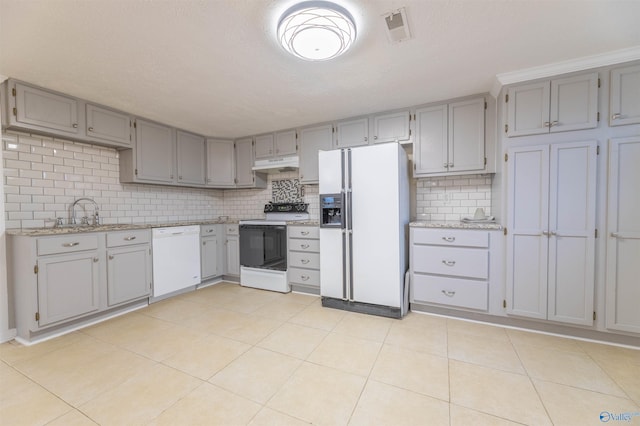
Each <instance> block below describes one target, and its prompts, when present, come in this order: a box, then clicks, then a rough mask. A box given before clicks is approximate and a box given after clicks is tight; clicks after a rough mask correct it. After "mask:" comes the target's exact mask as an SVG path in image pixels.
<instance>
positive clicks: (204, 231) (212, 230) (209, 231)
mask: <svg viewBox="0 0 640 426" xmlns="http://www.w3.org/2000/svg"><path fill="white" fill-rule="evenodd" d="M217 233H218V225H200V236H201V237H207V236H209V235H216V234H217Z"/></svg>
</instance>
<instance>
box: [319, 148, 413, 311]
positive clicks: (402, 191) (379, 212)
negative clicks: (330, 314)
mask: <svg viewBox="0 0 640 426" xmlns="http://www.w3.org/2000/svg"><path fill="white" fill-rule="evenodd" d="M319 173H320V187H319V191H320V294H321V296H322V305H323V306H327V307H332V308H338V309H345V310H350V311H356V312H362V313H369V314H374V315H381V316H387V317H393V318H401V317H402V316H403V315H404V314H405V313H406V311H407V308H408V306H407V303H406V302H405V284H404V283H405V281H404V279H405V272H406V270H407V267H408V256H407V253H408V239H407V237H408V226H409V173H408V167H407V155H406V153H405V151H404V149H403V148H402V146H400V145H399V144H398V143H388V144H380V145H372V146H363V147H357V148H348V149H341V150H333V151H320V153H319Z"/></svg>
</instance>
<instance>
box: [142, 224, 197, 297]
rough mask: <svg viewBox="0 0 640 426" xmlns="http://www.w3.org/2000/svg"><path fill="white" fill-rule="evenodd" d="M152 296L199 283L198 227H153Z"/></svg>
mask: <svg viewBox="0 0 640 426" xmlns="http://www.w3.org/2000/svg"><path fill="white" fill-rule="evenodd" d="M151 241H152V246H153V297H154V298H157V297H158V296H162V295H165V294H169V293H173V292H175V291H178V290H182V289H185V288H189V287H192V286H196V285H197V284H200V226H198V225H194V226H173V227H169V228H154V229H153V232H152V240H151Z"/></svg>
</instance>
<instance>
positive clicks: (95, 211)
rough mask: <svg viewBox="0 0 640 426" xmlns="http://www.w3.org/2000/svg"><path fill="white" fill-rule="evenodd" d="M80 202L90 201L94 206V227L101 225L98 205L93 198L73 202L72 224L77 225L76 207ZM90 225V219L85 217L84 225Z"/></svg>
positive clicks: (83, 219)
mask: <svg viewBox="0 0 640 426" xmlns="http://www.w3.org/2000/svg"><path fill="white" fill-rule="evenodd" d="M80 201H88V202H90V203H92V204H93V225H94V226H95V225H100V216H99V214H98V210H99V209H98V203H96V202H95V201H94V200H93V199H91V198H86V197H83V198H78V199H77V200H75V201H74V202H73V204H72V205H71V223H72V224H73V225H76V224H77V220H76V205H77V204H78V203H79V202H80ZM88 224H89V218H88V217H87V216H86V213H85V216H84V217H83V218H82V225H88Z"/></svg>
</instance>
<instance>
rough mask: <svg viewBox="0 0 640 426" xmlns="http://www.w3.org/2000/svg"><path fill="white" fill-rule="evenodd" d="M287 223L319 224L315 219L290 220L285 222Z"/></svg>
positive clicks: (300, 224) (301, 224)
mask: <svg viewBox="0 0 640 426" xmlns="http://www.w3.org/2000/svg"><path fill="white" fill-rule="evenodd" d="M287 225H298V226H320V222H319V221H317V220H292V221H289V222H287Z"/></svg>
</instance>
